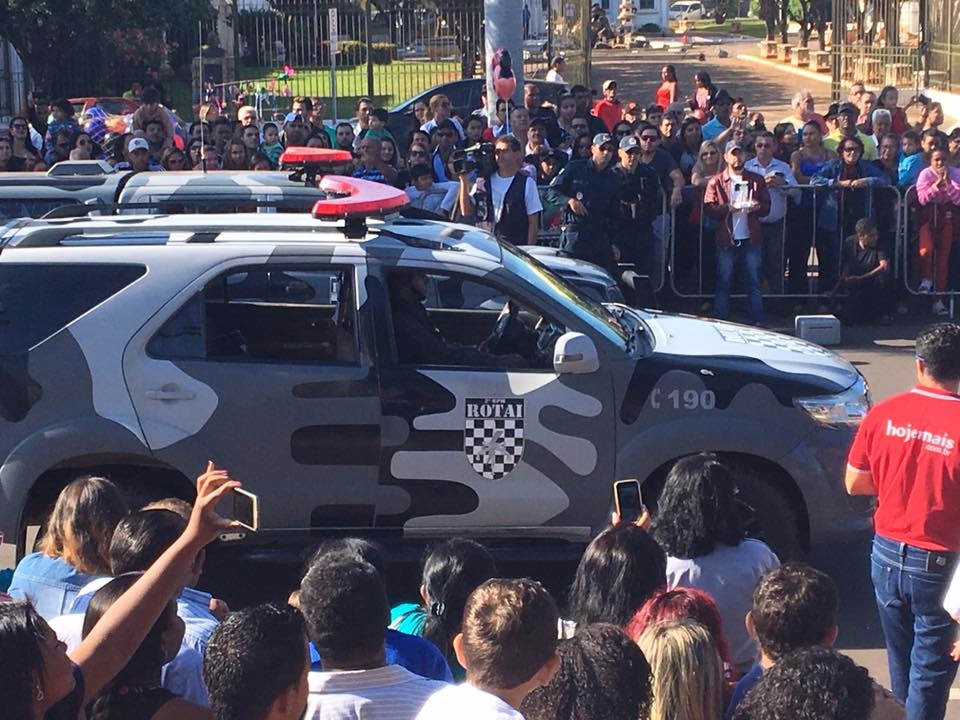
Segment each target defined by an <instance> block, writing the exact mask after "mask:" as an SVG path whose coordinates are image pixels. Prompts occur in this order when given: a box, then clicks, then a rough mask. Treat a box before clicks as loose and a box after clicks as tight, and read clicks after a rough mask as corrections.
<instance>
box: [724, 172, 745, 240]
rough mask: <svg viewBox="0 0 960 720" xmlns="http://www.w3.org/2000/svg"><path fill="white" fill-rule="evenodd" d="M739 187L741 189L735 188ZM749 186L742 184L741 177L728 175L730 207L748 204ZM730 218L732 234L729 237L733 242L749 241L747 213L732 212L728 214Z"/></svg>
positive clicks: (741, 211)
mask: <svg viewBox="0 0 960 720" xmlns="http://www.w3.org/2000/svg"><path fill="white" fill-rule="evenodd" d="M738 185H741V186H742V189H741V190H737V186H738ZM749 190H750V188H749V185H747V184H746V183H745V182H743V177H742V176H737V175H734V174H733V173H730V187H729V188H728V193H729V195H730V205H731V206H734V207H736V206H737V205H738V204H741V203H746V202H749V200H748V197H747V196H748V194H749ZM730 217H731V218H732V220H733V233H732V235H731V236H730V237H731V239H733V240H749V239H750V223H749V222H748V220H747V217H748V213H747V211H746V210H733V211H732V212H731V213H730Z"/></svg>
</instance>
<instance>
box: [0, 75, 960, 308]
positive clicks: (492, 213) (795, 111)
mask: <svg viewBox="0 0 960 720" xmlns="http://www.w3.org/2000/svg"><path fill="white" fill-rule="evenodd" d="M557 68H562V58H558V59H555V62H554V69H555V70H556V69H557ZM660 78H661V83H660V85H659V86H658V88H657V90H656V93H655V97H654V98H652V102H651V103H650V104H649V105H647V104H644V103H643V102H640V103H638V102H637V101H636V100H630V101H626V102H625V101H624V100H623V99H621V97H620V95H619V88H618V84H617V82H616V80H606V81H605V82H603V83H602V87H601V88H600V94H599V97H598V98H595V96H594V95H593V93H591V91H590V90H589V89H588V88H586V87H584V86H582V85H574V86H573V87H571V88H570V89H569V92H566V93H565V94H563V95H561V96H560V97H559V98H558V99H556V100H554V101H551V102H544V101H543V99H542V98H541V97H540V95H539V89H538V86H537V85H536V84H534V83H527V84H526V85H525V86H524V87H523V102H522V103H521V104H517V105H516V106H514V105H513V103H512V102H505V101H503V100H497V101H496V105H495V112H494V113H493V115H492V116H490V117H489V118H488V116H487V113H486V111H485V109H484V108H467V109H464V108H454V107H453V104H452V103H451V101H450V99H449V98H448V97H447V96H445V95H442V94H437V95H433V96H431V97H430V98H429V99H428V101H426V102H422V101H421V102H417V103H416V104H415V105H414V107H413V110H412V117H411V121H412V122H413V123H414V124H413V126H412V132H406V131H404V133H402V135H403V136H402V137H395V136H394V135H393V133H392V132H391V130H390V129H389V128H388V125H389V124H390V118H389V115H388V113H387V111H386V110H385V109H384V108H378V107H376V105H375V103H374V102H373V100H371V99H370V98H365V97H364V98H360V100H359V101H358V102H357V103H356V106H355V108H354V117H353V118H352V119H351V120H350V121H344V122H336V121H328V120H326V119H325V103H324V100H323V99H322V98H319V97H296V98H293V99H292V102H291V109H290V111H289V112H287V113H273V114H272V115H271V116H270V117H261V116H260V113H259V112H258V110H257V108H255V107H252V106H249V105H244V106H241V107H239V108H237V109H236V110H235V111H228V110H227V109H226V108H221V107H220V106H219V105H218V104H217V103H215V102H205V103H203V104H202V105H201V106H200V107H199V108H198V110H197V113H196V117H197V119H196V120H195V121H194V122H192V123H190V124H189V126H187V127H184V128H181V127H175V126H174V119H175V116H174V115H172V114H171V113H170V112H169V111H168V110H167V109H166V108H165V107H164V106H163V105H162V104H161V102H160V100H161V97H162V95H161V94H160V92H159V91H158V90H157V89H156V88H155V87H153V86H152V85H149V84H147V85H146V86H144V87H143V89H142V90H141V91H140V94H139V98H138V99H139V101H140V102H141V103H142V104H141V106H140V107H139V109H138V110H137V111H136V112H135V113H134V114H133V116H132V120H131V122H130V123H129V132H126V133H124V134H117V133H108V132H105V130H104V126H103V122H102V119H101V118H100V117H99V116H98V115H97V112H96V109H94V110H93V111H90V113H91V114H86V115H84V117H82V118H79V120H78V119H77V118H76V117H75V111H74V108H73V106H72V105H71V104H70V103H69V102H68V101H66V100H63V99H60V100H55V101H53V103H49V102H48V101H47V100H46V99H44V98H43V97H42V93H40V92H34V93H32V94H31V96H30V98H29V102H28V107H27V111H26V112H25V113H23V114H22V115H21V116H17V117H14V118H13V119H12V120H11V122H10V127H9V132H8V134H6V135H2V136H0V169H5V170H30V169H33V170H43V169H46V168H47V167H49V166H50V165H51V164H53V163H55V162H58V161H61V160H66V159H87V158H92V159H98V158H103V159H105V160H107V161H108V162H110V163H111V164H114V165H116V167H118V168H127V169H133V170H138V171H152V170H168V171H177V170H193V169H204V170H216V169H224V170H270V169H276V168H277V165H278V162H279V158H280V155H281V153H282V151H283V150H284V149H285V148H288V147H295V146H306V147H316V148H334V149H341V150H346V151H348V152H350V153H351V154H352V156H353V158H354V160H353V162H352V163H349V164H346V165H344V166H341V167H339V168H338V169H337V170H338V172H340V173H344V174H351V175H353V176H355V177H358V178H363V179H366V180H372V181H375V182H383V183H388V184H391V185H395V186H397V187H399V188H403V189H405V190H406V191H407V192H408V194H409V195H410V199H411V204H412V206H413V207H414V208H417V209H419V210H421V211H423V212H424V213H425V214H427V215H426V216H437V217H443V218H453V219H460V220H465V221H467V222H471V223H476V224H478V225H480V226H482V227H484V228H486V229H488V230H490V231H492V232H494V233H495V234H497V235H498V237H500V238H501V239H504V240H507V241H509V242H513V243H515V244H526V243H535V242H538V241H543V239H544V238H549V241H550V242H554V243H558V244H559V246H560V247H561V248H562V250H563V251H564V252H566V253H569V254H570V255H572V256H574V257H577V258H580V259H583V260H588V261H590V262H593V263H596V264H598V265H600V266H602V267H605V268H607V269H609V270H610V271H611V273H613V274H614V275H615V276H619V275H620V274H622V272H623V269H624V268H625V267H627V266H628V267H629V269H631V270H633V271H635V272H636V273H638V274H639V275H641V276H647V277H649V278H650V280H651V282H652V284H653V286H654V287H662V286H663V284H664V280H665V278H666V276H667V273H669V274H670V276H671V278H672V287H673V288H674V289H675V290H676V291H677V292H678V293H680V294H681V295H694V296H698V297H701V298H703V299H705V300H708V302H705V303H704V305H703V307H702V308H701V311H702V312H709V311H710V310H712V312H713V314H714V315H715V316H716V317H718V318H726V317H728V316H729V313H730V300H729V298H730V294H731V291H733V290H735V289H737V287H738V279H740V280H742V288H741V289H742V290H743V291H744V292H745V293H746V295H747V298H748V303H747V309H748V315H749V319H750V321H751V322H753V323H762V322H763V318H764V315H763V303H764V297H765V296H774V297H778V296H784V295H786V296H787V297H792V298H794V300H793V304H792V305H791V308H792V309H793V310H795V311H799V310H800V309H801V307H802V299H803V298H804V297H808V298H816V299H817V302H816V304H817V306H818V308H819V310H820V311H821V312H827V311H841V310H842V314H841V317H842V318H843V319H844V320H845V321H848V322H851V323H854V322H864V321H880V322H890V321H891V319H892V316H893V315H894V313H895V311H900V312H906V311H907V306H906V302H905V297H904V296H905V295H906V292H905V288H906V286H907V285H909V286H910V287H911V288H913V289H914V290H915V291H916V292H918V293H920V294H927V296H928V297H929V305H928V307H929V309H930V311H931V312H933V313H934V314H938V315H943V314H946V313H947V306H946V304H945V302H944V296H943V293H944V292H947V291H951V290H955V289H957V288H958V287H960V253H955V252H953V247H954V245H955V240H956V235H957V233H958V232H960V223H956V222H955V221H954V214H955V213H956V212H958V211H960V168H958V165H960V128H955V129H953V130H952V131H951V132H950V133H949V134H948V133H946V132H945V131H944V130H943V129H942V126H943V124H944V114H943V109H942V107H940V106H939V104H938V103H936V102H931V101H930V100H928V99H926V98H924V97H923V96H919V97H914V98H912V99H911V100H910V102H909V103H907V104H906V105H905V106H901V105H900V104H899V103H900V95H899V93H898V90H897V89H896V88H895V87H885V88H883V89H882V90H881V91H880V92H879V93H874V92H872V91H870V90H868V89H866V88H865V87H864V85H863V83H860V82H854V83H853V84H852V85H851V87H850V90H849V93H848V96H847V98H846V100H845V101H844V102H842V103H834V104H832V105H830V106H829V107H828V108H827V109H826V111H825V112H823V114H820V113H818V112H817V108H816V105H815V101H814V98H813V95H812V94H811V93H810V91H809V90H801V91H799V92H797V93H796V95H794V97H793V98H792V100H791V102H790V106H789V108H785V115H784V117H783V118H782V119H781V120H780V121H779V122H777V123H768V122H767V120H766V119H765V118H764V116H763V114H762V113H759V112H751V111H750V109H749V107H748V102H747V99H745V98H743V97H738V96H736V95H735V94H732V93H731V92H730V91H728V90H727V89H726V88H718V87H717V86H716V84H715V83H714V82H713V81H712V80H711V78H710V76H709V73H707V72H706V71H699V72H697V73H696V74H695V77H694V86H693V87H692V88H690V92H689V93H684V88H682V87H681V86H680V83H679V82H678V80H677V73H676V69H675V68H674V67H673V66H672V65H666V66H664V67H663V68H662V71H661V74H660ZM234 117H235V119H233V118H234ZM501 141H502V144H501ZM479 143H489V144H490V145H489V146H486V149H480V150H474V149H475V148H476V147H477V145H478V144H479ZM468 150H469V152H468V155H469V159H470V161H471V162H468V163H466V164H464V163H463V162H462V160H463V158H462V156H463V154H464V152H466V151H468ZM476 155H486V156H487V158H488V160H487V162H486V163H481V165H480V167H479V169H478V168H477V167H476V166H475V164H473V162H472V161H473V160H474V159H475V156H476ZM521 174H522V175H524V176H525V177H528V178H530V180H531V182H529V183H528V182H526V181H525V180H524V179H519V180H517V182H514V180H515V179H516V178H517V176H518V175H521ZM538 188H539V190H538ZM904 205H905V206H906V207H907V211H906V212H904V213H903V214H904V217H906V218H907V220H906V222H907V224H908V228H907V232H906V233H905V235H906V237H907V241H908V245H909V247H910V248H911V249H912V251H911V253H910V254H909V262H907V263H895V262H893V260H894V258H895V256H896V254H897V252H898V251H899V248H898V247H897V240H898V238H897V233H896V229H897V226H898V219H899V217H900V213H901V212H903V211H902V206H904ZM863 219H872V220H873V221H874V222H875V225H876V228H877V232H876V234H877V240H876V243H875V246H874V248H873V249H872V252H871V253H868V254H869V255H870V258H868V259H871V260H872V262H871V263H870V264H868V265H864V262H863V261H864V260H865V258H864V257H863V255H864V254H863V253H860V255H861V257H860V258H859V261H856V260H855V261H854V262H852V263H851V262H850V260H851V257H850V256H851V252H852V251H850V247H852V245H853V244H854V243H855V238H857V237H858V236H859V235H861V234H862V233H858V231H857V229H856V228H857V223H858V221H860V220H863ZM811 248H815V249H816V257H817V271H816V274H815V277H814V275H813V274H812V273H810V271H809V270H810V268H809V267H808V262H809V259H810V253H811ZM895 272H896V273H898V277H894V273H895ZM895 281H899V282H895ZM877 288H881V289H882V292H880V295H882V296H883V297H884V298H885V300H884V302H880V303H875V302H872V301H871V300H872V298H873V297H874V296H875V294H876V291H877ZM711 296H712V298H711ZM841 298H843V300H844V302H841V300H840V299H841ZM710 300H712V302H710Z"/></svg>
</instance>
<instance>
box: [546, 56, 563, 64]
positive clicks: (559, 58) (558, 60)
mask: <svg viewBox="0 0 960 720" xmlns="http://www.w3.org/2000/svg"><path fill="white" fill-rule="evenodd" d="M566 61H567V58H566V56H564V55H554V56H553V59H552V60H551V61H550V64H551V65H557V64H559V63H562V62H566Z"/></svg>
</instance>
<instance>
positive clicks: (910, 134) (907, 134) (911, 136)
mask: <svg viewBox="0 0 960 720" xmlns="http://www.w3.org/2000/svg"><path fill="white" fill-rule="evenodd" d="M904 138H906V139H907V140H913V141H914V142H915V143H917V144H918V145H919V144H920V133H918V132H917V131H916V130H904V131H903V134H902V135H901V136H900V139H901V140H902V139H904Z"/></svg>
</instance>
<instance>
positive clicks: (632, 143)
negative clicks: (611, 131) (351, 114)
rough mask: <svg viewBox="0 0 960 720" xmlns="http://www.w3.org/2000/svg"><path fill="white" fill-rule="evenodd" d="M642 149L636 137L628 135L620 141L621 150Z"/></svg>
mask: <svg viewBox="0 0 960 720" xmlns="http://www.w3.org/2000/svg"><path fill="white" fill-rule="evenodd" d="M637 147H640V143H639V142H637V136H636V135H627V136H626V137H625V138H623V139H622V140H620V149H621V150H632V149H633V148H637Z"/></svg>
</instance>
